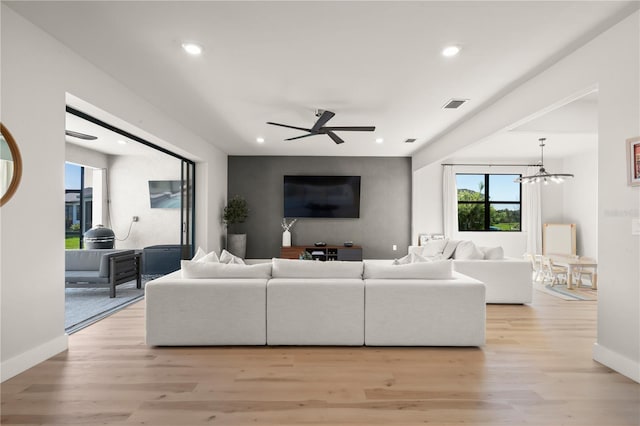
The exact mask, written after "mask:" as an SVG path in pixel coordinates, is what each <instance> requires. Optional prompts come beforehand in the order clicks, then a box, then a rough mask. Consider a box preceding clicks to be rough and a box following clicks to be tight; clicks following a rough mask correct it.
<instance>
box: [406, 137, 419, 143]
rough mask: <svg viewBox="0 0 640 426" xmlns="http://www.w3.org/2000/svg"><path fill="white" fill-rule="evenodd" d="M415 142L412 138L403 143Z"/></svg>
mask: <svg viewBox="0 0 640 426" xmlns="http://www.w3.org/2000/svg"><path fill="white" fill-rule="evenodd" d="M415 141H416V140H415V139H413V138H409V139H406V140H405V141H404V143H414V142H415Z"/></svg>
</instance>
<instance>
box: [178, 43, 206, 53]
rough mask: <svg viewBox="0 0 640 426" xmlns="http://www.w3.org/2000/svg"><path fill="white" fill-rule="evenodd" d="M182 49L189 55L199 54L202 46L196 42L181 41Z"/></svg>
mask: <svg viewBox="0 0 640 426" xmlns="http://www.w3.org/2000/svg"><path fill="white" fill-rule="evenodd" d="M182 49H184V51H185V52H187V53H188V54H189V55H194V56H197V55H200V54H201V53H202V46H200V45H199V44H196V43H182Z"/></svg>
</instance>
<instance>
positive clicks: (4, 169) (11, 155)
mask: <svg viewBox="0 0 640 426" xmlns="http://www.w3.org/2000/svg"><path fill="white" fill-rule="evenodd" d="M0 130H1V131H2V137H0V196H1V198H0V206H3V205H4V203H6V202H7V201H9V199H10V198H11V196H12V195H13V194H14V193H15V192H16V189H18V184H19V183H20V177H21V176H22V159H21V158H20V151H18V145H16V141H15V140H14V139H13V136H11V133H9V130H8V129H7V128H6V127H4V124H2V123H0Z"/></svg>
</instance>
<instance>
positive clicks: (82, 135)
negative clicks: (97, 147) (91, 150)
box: [64, 130, 98, 141]
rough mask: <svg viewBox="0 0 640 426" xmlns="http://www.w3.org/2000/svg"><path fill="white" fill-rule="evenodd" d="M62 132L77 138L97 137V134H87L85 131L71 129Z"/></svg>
mask: <svg viewBox="0 0 640 426" xmlns="http://www.w3.org/2000/svg"><path fill="white" fill-rule="evenodd" d="M64 133H65V135H67V136H71V137H74V138H78V139H84V140H86V141H94V140H96V139H98V137H97V136H93V135H87V134H86V133H80V132H74V131H73V130H65V131H64Z"/></svg>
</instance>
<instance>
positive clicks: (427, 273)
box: [364, 260, 453, 280]
mask: <svg viewBox="0 0 640 426" xmlns="http://www.w3.org/2000/svg"><path fill="white" fill-rule="evenodd" d="M364 278H365V279H422V280H447V279H451V278H453V272H452V263H451V261H450V260H438V261H435V262H419V263H409V264H406V265H381V264H377V263H369V262H366V263H365V267H364Z"/></svg>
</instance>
